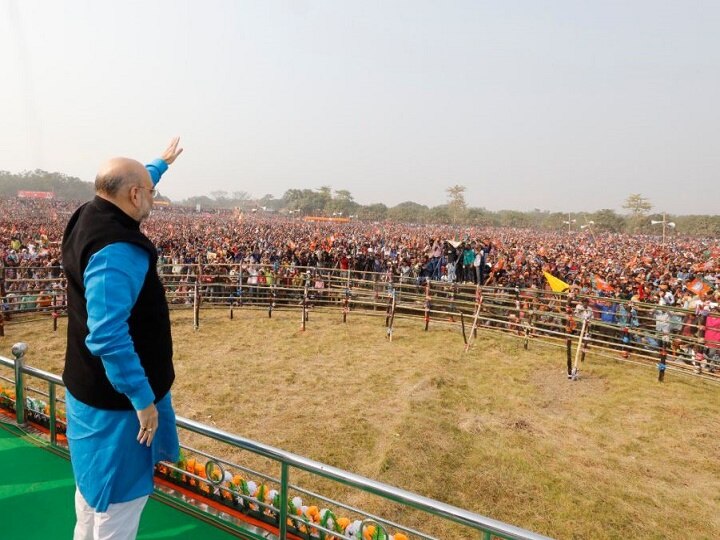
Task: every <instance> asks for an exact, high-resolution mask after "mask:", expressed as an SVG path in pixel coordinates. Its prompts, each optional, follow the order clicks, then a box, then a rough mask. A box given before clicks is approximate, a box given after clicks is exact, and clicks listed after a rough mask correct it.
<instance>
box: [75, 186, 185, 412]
mask: <svg viewBox="0 0 720 540" xmlns="http://www.w3.org/2000/svg"><path fill="white" fill-rule="evenodd" d="M116 242H127V243H132V244H135V245H138V246H140V247H141V248H143V249H145V250H146V251H147V252H148V253H149V254H150V268H149V270H148V273H147V275H146V276H145V282H144V283H143V286H142V289H141V290H140V294H139V296H138V299H137V302H136V303H135V305H134V306H133V308H132V310H131V312H130V318H129V319H128V321H127V322H128V326H129V330H130V337H131V338H132V341H133V344H134V345H135V351H136V352H137V354H138V356H139V357H140V363H141V364H142V366H143V368H144V369H145V375H146V376H147V378H148V380H149V382H150V386H151V387H152V390H153V392H154V393H155V402H158V401H160V399H162V398H163V397H164V396H165V394H167V392H168V391H169V390H170V387H171V386H172V383H173V380H174V379H175V371H174V369H173V363H172V355H173V351H172V337H171V334H170V316H169V311H168V307H167V301H166V300H165V289H164V288H163V285H162V283H161V282H160V278H159V277H158V274H157V267H156V265H157V250H156V249H155V246H154V245H153V244H152V242H150V240H149V239H148V238H147V237H146V236H145V235H144V234H143V233H142V232H140V224H139V223H138V222H137V221H135V220H134V219H133V218H131V217H130V216H128V215H127V214H126V213H125V212H123V211H122V210H120V208H118V207H117V206H115V205H114V204H112V203H111V202H109V201H107V200H105V199H102V198H100V197H95V198H94V199H93V200H92V201H90V202H88V203H86V204H84V205H82V206H81V207H80V208H78V209H77V211H76V212H75V213H74V214H73V216H72V217H71V218H70V221H69V222H68V225H67V227H66V229H65V234H64V236H63V242H62V254H63V268H64V271H65V276H66V277H67V290H68V332H67V351H66V354H65V370H64V371H63V382H64V383H65V385H66V386H67V388H68V390H69V391H70V393H71V394H72V395H73V396H75V397H76V398H77V399H79V400H80V401H82V402H83V403H86V404H88V405H91V406H93V407H96V408H99V409H112V410H130V409H132V408H133V407H132V405H131V403H130V400H129V399H128V397H127V396H126V395H125V394H121V393H119V392H117V391H116V390H115V389H114V388H113V386H112V384H111V383H110V381H109V380H108V378H107V375H106V374H105V370H104V368H103V364H102V361H101V360H100V357H98V356H94V355H93V354H92V353H91V352H90V351H89V350H88V348H87V346H86V345H85V338H87V336H88V334H89V330H88V327H87V319H88V313H87V306H86V301H85V287H84V285H83V273H84V272H85V268H86V267H87V264H88V261H89V260H90V257H91V256H92V255H93V254H94V253H96V252H98V251H100V250H101V249H102V248H104V247H105V246H107V245H109V244H112V243H116Z"/></svg>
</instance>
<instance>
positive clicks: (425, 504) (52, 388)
mask: <svg viewBox="0 0 720 540" xmlns="http://www.w3.org/2000/svg"><path fill="white" fill-rule="evenodd" d="M26 351H27V345H26V344H24V343H18V344H16V345H15V346H13V348H12V354H13V356H14V359H9V358H5V357H2V356H0V366H4V367H6V368H8V369H11V370H12V371H13V373H14V379H13V380H12V381H11V380H10V379H9V378H7V377H2V379H3V380H6V381H11V382H12V383H13V384H14V408H15V419H16V422H17V424H18V425H20V426H24V425H26V424H27V418H26V414H27V409H26V404H27V403H26V402H27V400H28V399H29V398H28V397H27V395H26V391H27V390H28V389H30V387H28V386H27V385H26V380H25V379H26V376H30V377H34V378H36V379H38V380H41V381H44V382H46V383H47V384H48V392H47V394H43V395H47V396H48V399H49V403H48V408H49V410H48V412H47V420H48V422H49V426H50V428H49V441H50V445H51V446H52V447H53V448H55V449H59V450H60V451H61V452H67V450H66V448H65V447H64V445H61V444H60V443H59V442H58V437H57V432H56V429H55V427H56V425H57V424H58V421H59V419H58V412H59V411H58V408H57V402H58V401H60V400H59V399H58V398H57V388H58V387H60V388H64V385H63V382H62V379H61V378H60V377H58V376H57V375H54V374H52V373H48V372H46V371H43V370H40V369H36V368H33V367H31V366H28V365H25V354H26ZM36 391H37V390H36ZM177 427H178V428H182V429H184V430H187V431H189V432H192V433H195V434H198V435H200V436H202V437H205V438H208V439H211V440H214V441H219V442H222V443H225V444H227V445H228V446H229V447H231V448H234V449H241V450H244V451H248V452H250V453H252V454H255V455H257V456H260V457H263V458H267V459H269V460H271V461H273V462H274V463H276V464H277V465H279V467H280V475H279V478H272V477H270V476H266V475H263V474H262V473H256V474H257V475H258V476H259V477H264V478H267V479H269V480H272V481H275V482H277V484H278V486H279V495H280V498H279V500H280V504H279V508H273V511H274V512H275V513H276V514H277V527H278V537H279V538H280V539H281V540H284V539H285V538H287V535H288V523H293V520H297V517H296V516H292V515H289V514H288V506H289V504H288V501H289V500H290V499H289V493H290V490H297V491H299V492H303V493H308V494H311V495H316V494H314V493H312V492H310V491H308V490H306V489H303V488H302V487H301V486H298V485H295V484H291V483H290V472H291V469H296V470H300V471H305V472H307V473H310V474H311V475H313V476H317V477H320V478H324V479H327V480H331V481H332V482H336V483H339V484H342V485H344V486H348V487H351V488H355V489H358V490H361V491H363V492H365V493H368V494H371V495H375V496H379V497H381V498H382V499H384V500H385V501H388V502H391V503H396V504H399V505H401V506H403V507H406V508H409V509H414V510H417V511H421V512H424V513H425V514H428V515H430V516H434V517H436V518H440V519H442V520H446V521H449V522H452V523H455V524H459V525H461V526H464V527H467V528H469V529H471V530H473V531H476V532H478V533H481V535H482V537H483V538H484V539H486V540H490V539H491V538H503V539H532V540H540V539H544V538H547V537H545V536H542V535H539V534H536V533H533V532H530V531H527V530H524V529H521V528H519V527H515V526H513V525H509V524H506V523H503V522H500V521H497V520H494V519H491V518H488V517H485V516H482V515H479V514H476V513H473V512H469V511H467V510H464V509H462V508H458V507H456V506H452V505H449V504H446V503H443V502H440V501H436V500H433V499H430V498H427V497H423V496H421V495H418V494H416V493H412V492H409V491H406V490H403V489H400V488H397V487H393V486H390V485H388V484H384V483H382V482H377V481H375V480H371V479H369V478H365V477H363V476H360V475H357V474H354V473H351V472H348V471H344V470H342V469H338V468H336V467H332V466H330V465H326V464H324V463H320V462H317V461H314V460H311V459H308V458H305V457H302V456H299V455H297V454H293V453H291V452H286V451H284V450H281V449H278V448H275V447H272V446H269V445H266V444H262V443H259V442H257V441H253V440H251V439H246V438H243V437H239V436H237V435H234V434H232V433H228V432H226V431H222V430H219V429H216V428H213V427H210V426H208V425H206V424H202V423H200V422H196V421H194V420H190V419H187V418H182V417H178V418H177ZM184 448H186V449H188V450H192V449H191V448H189V447H188V446H184ZM203 455H205V456H207V457H208V458H210V459H211V460H213V461H212V462H213V463H229V462H228V461H226V460H223V459H222V458H218V457H215V456H211V455H210V454H203ZM166 465H167V466H170V467H171V468H174V466H173V465H172V464H166ZM237 467H238V468H242V467H240V466H237ZM179 470H181V471H182V469H179ZM245 470H249V469H245ZM253 472H254V471H253ZM183 474H189V473H187V472H185V471H183ZM190 476H194V475H190ZM195 478H197V479H198V480H199V481H204V482H207V483H209V484H212V486H213V487H214V488H215V489H226V488H224V487H222V486H221V483H222V478H223V476H222V475H221V478H220V480H219V481H213V480H212V479H209V478H210V476H209V475H208V479H204V478H201V477H199V476H195ZM316 497H317V498H318V499H320V500H323V501H327V502H330V503H336V504H338V505H339V506H340V507H343V508H346V509H350V510H353V511H354V512H356V513H358V514H362V515H363V516H365V519H364V520H363V522H362V523H363V527H364V526H367V525H368V524H371V523H372V524H378V523H383V524H385V525H392V526H394V527H396V528H398V529H399V530H403V531H405V532H407V533H409V534H410V535H411V537H418V538H428V539H430V538H433V537H432V536H430V535H428V534H426V533H422V532H420V531H417V530H415V529H412V528H409V527H406V526H403V525H401V524H397V523H393V522H391V521H389V520H385V519H383V518H382V517H379V516H375V515H372V514H369V513H367V512H363V511H362V510H360V509H357V508H353V507H351V506H348V505H345V504H343V503H342V502H339V501H333V500H331V499H328V498H325V497H322V496H320V495H316ZM254 502H255V504H259V505H260V506H268V505H265V504H262V502H259V501H254ZM289 520H290V521H289ZM312 528H313V529H314V530H317V531H322V532H323V533H325V534H327V535H331V536H335V537H337V538H342V539H346V540H351V539H350V537H349V536H346V535H344V534H342V533H339V532H337V531H335V530H331V529H327V528H325V527H323V526H321V525H319V524H317V523H313V524H312ZM360 533H361V536H362V527H361V530H360Z"/></svg>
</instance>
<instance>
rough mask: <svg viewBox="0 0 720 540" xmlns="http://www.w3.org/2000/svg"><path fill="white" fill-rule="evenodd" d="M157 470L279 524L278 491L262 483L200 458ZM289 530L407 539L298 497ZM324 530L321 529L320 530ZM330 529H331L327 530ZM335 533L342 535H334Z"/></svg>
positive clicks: (327, 537) (361, 539)
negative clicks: (308, 503) (309, 503)
mask: <svg viewBox="0 0 720 540" xmlns="http://www.w3.org/2000/svg"><path fill="white" fill-rule="evenodd" d="M156 470H157V473H158V475H159V476H160V477H161V478H164V479H166V480H168V481H170V482H171V483H173V484H175V485H177V486H179V487H181V488H184V489H187V490H189V491H192V492H194V493H197V494H199V495H200V496H203V497H206V498H208V499H211V500H213V501H215V502H217V503H220V504H223V505H225V506H227V507H230V508H234V509H236V510H238V511H240V512H241V513H243V514H246V515H248V516H250V517H252V518H254V519H257V520H260V521H263V522H264V523H267V524H269V525H272V526H274V527H277V526H278V521H279V516H280V493H279V492H278V491H277V490H276V489H271V488H270V487H269V486H268V485H267V484H265V483H262V482H261V483H258V482H255V481H254V480H247V479H246V478H244V477H243V476H242V475H240V474H232V473H231V472H229V471H225V470H223V469H222V468H221V467H220V466H219V465H217V464H216V463H215V462H213V461H208V462H207V463H202V462H201V461H200V460H197V459H193V458H189V459H185V457H183V456H182V455H181V457H180V460H179V461H178V462H177V463H175V464H174V465H173V466H170V465H169V464H167V463H159V464H158V466H157V468H156ZM287 511H288V521H287V526H288V531H289V532H291V533H293V534H295V535H297V536H299V537H300V538H307V539H309V540H312V539H316V538H317V539H320V540H340V539H341V538H343V537H345V538H351V539H353V540H407V539H408V537H407V536H406V535H405V534H404V533H401V532H397V533H395V534H390V533H388V532H387V531H386V530H385V529H384V528H383V527H382V526H381V525H379V524H377V523H375V522H372V523H369V522H368V521H367V520H366V521H361V520H354V521H352V520H350V519H349V518H347V517H337V516H336V514H335V513H334V512H333V511H332V510H330V509H328V508H318V507H317V506H315V505H306V504H304V503H303V500H302V498H301V497H293V498H292V499H291V500H289V501H288V508H287ZM323 529H324V530H323ZM327 531H330V532H327ZM332 533H337V534H338V535H342V536H334V535H333V534H332Z"/></svg>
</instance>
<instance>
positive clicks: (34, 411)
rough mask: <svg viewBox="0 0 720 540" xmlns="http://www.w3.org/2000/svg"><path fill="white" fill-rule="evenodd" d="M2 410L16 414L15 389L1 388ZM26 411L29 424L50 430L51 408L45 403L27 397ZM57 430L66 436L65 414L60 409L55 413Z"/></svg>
mask: <svg viewBox="0 0 720 540" xmlns="http://www.w3.org/2000/svg"><path fill="white" fill-rule="evenodd" d="M0 409H5V410H6V411H8V412H12V413H14V412H15V389H10V388H3V387H2V386H0ZM25 411H26V414H27V420H28V421H29V422H31V423H33V424H37V425H39V426H41V427H43V428H45V429H50V407H49V406H48V404H47V403H46V402H45V401H43V400H42V399H38V398H31V397H26V398H25ZM55 430H56V433H59V434H64V433H65V431H66V419H65V412H64V411H62V410H60V409H57V410H56V411H55Z"/></svg>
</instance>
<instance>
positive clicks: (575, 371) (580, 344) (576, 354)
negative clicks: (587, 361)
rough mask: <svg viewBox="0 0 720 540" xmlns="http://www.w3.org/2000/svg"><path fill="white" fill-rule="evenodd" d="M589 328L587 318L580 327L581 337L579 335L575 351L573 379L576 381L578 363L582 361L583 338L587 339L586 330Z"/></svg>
mask: <svg viewBox="0 0 720 540" xmlns="http://www.w3.org/2000/svg"><path fill="white" fill-rule="evenodd" d="M586 329H587V319H583V323H582V327H581V328H580V337H578V346H577V351H575V366H574V367H573V370H572V379H573V380H574V381H576V380H577V379H578V364H579V362H580V353H581V351H582V343H583V339H585V330H586Z"/></svg>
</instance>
